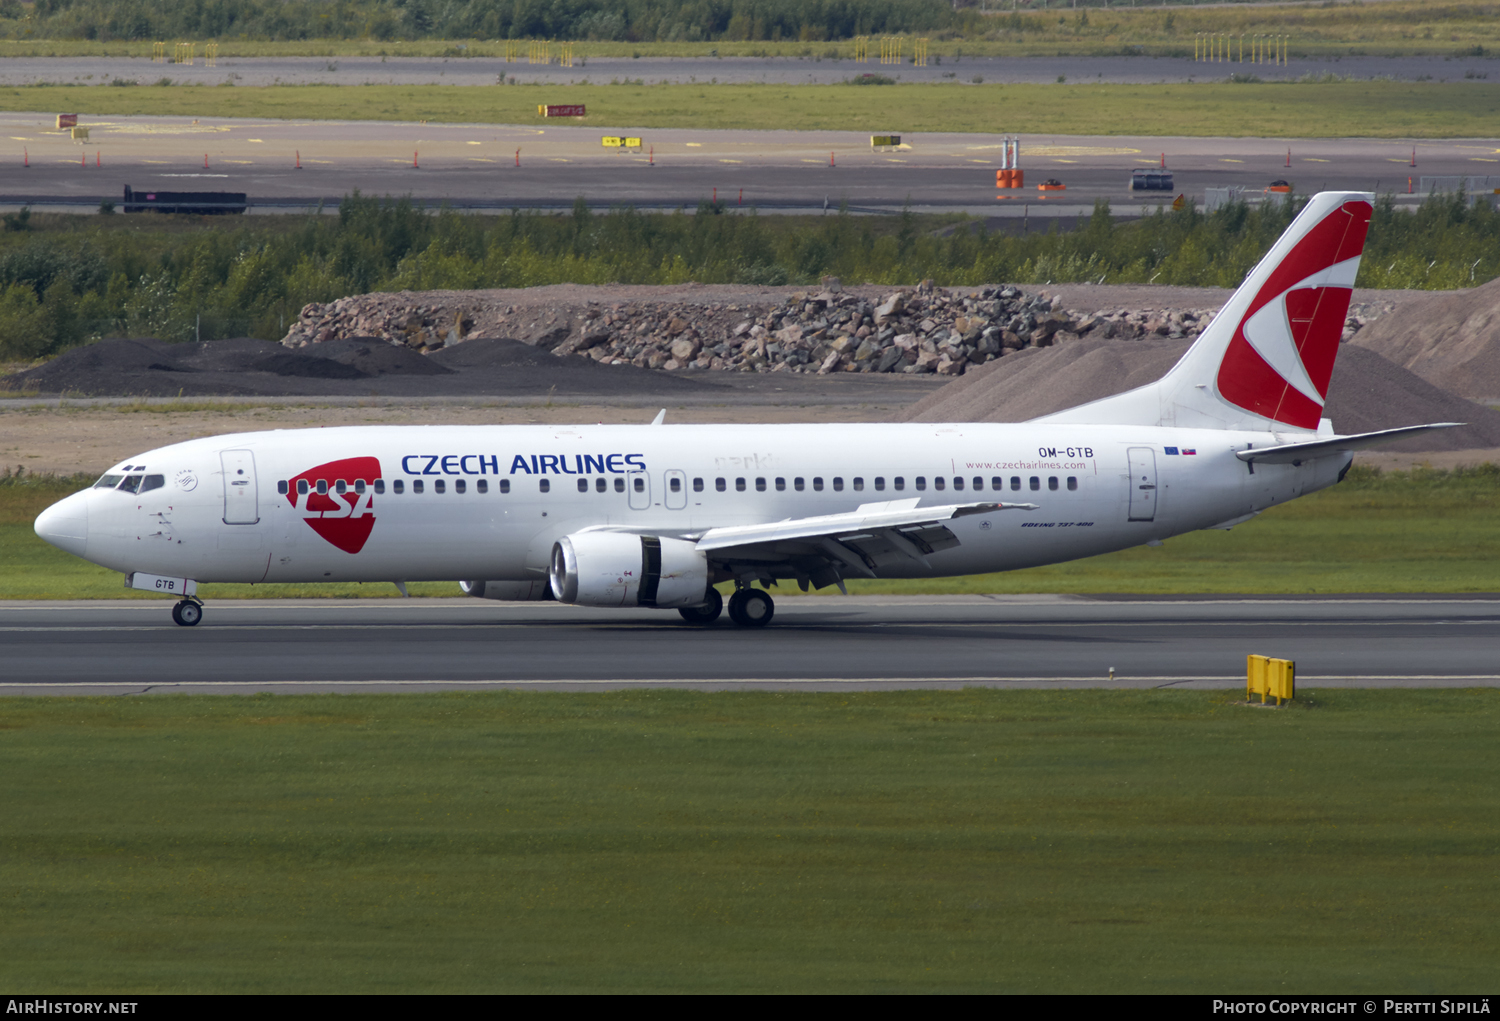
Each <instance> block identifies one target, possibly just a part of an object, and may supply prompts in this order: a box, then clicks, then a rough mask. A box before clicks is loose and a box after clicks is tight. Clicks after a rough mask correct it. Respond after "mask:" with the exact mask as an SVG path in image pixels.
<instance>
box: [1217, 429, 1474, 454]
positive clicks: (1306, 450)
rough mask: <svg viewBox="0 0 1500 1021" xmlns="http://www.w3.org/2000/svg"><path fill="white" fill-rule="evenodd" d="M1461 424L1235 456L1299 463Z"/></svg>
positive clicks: (1253, 450) (1283, 446)
mask: <svg viewBox="0 0 1500 1021" xmlns="http://www.w3.org/2000/svg"><path fill="white" fill-rule="evenodd" d="M1463 424H1464V423H1462V422H1436V423H1433V424H1432V425H1408V426H1405V427H1403V428H1400V429H1381V430H1380V431H1379V432H1372V433H1355V434H1354V435H1353V436H1335V437H1334V438H1333V439H1331V440H1321V439H1320V440H1308V441H1307V442H1305V443H1282V444H1279V445H1277V446H1274V447H1252V448H1251V449H1249V450H1236V451H1235V452H1234V456H1235V457H1237V458H1239V459H1240V460H1241V461H1250V462H1256V461H1259V462H1261V463H1263V464H1298V463H1301V462H1302V461H1309V460H1311V459H1313V458H1315V457H1327V456H1328V455H1329V454H1338V453H1343V452H1347V451H1351V450H1359V449H1361V448H1363V447H1373V446H1377V445H1378V444H1381V443H1385V442H1386V441H1388V440H1399V439H1404V438H1406V437H1407V436H1417V435H1420V434H1421V433H1425V432H1430V431H1431V430H1433V429H1454V428H1457V427H1458V426H1461V425H1463Z"/></svg>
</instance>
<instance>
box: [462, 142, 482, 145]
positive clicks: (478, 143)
mask: <svg viewBox="0 0 1500 1021" xmlns="http://www.w3.org/2000/svg"><path fill="white" fill-rule="evenodd" d="M483 144H484V143H483V142H465V143H464V145H483Z"/></svg>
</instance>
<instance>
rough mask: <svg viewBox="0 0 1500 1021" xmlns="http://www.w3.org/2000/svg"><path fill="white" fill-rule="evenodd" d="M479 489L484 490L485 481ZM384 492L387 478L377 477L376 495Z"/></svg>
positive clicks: (480, 484)
mask: <svg viewBox="0 0 1500 1021" xmlns="http://www.w3.org/2000/svg"><path fill="white" fill-rule="evenodd" d="M479 491H480V492H481V493H482V492H484V483H483V482H481V483H479ZM384 493H385V479H376V480H375V495H376V496H381V495H383V494H384Z"/></svg>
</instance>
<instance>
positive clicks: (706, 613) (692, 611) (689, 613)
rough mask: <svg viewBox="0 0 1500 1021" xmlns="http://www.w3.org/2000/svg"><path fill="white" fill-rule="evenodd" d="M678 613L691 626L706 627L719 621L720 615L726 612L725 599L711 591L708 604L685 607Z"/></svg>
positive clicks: (709, 591)
mask: <svg viewBox="0 0 1500 1021" xmlns="http://www.w3.org/2000/svg"><path fill="white" fill-rule="evenodd" d="M677 612H678V613H680V614H682V619H683V620H685V621H687V622H688V623H689V624H697V625H699V626H700V627H701V626H706V625H708V624H712V623H713V622H714V621H716V620H718V619H719V614H721V613H723V612H724V597H723V596H721V595H719V593H718V592H717V591H715V590H714V589H709V590H708V602H706V603H704V604H703V605H702V606H684V607H683V608H682V609H680V610H678V611H677Z"/></svg>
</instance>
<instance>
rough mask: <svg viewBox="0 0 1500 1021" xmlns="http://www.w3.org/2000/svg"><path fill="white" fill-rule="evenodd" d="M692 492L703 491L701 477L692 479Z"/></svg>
mask: <svg viewBox="0 0 1500 1021" xmlns="http://www.w3.org/2000/svg"><path fill="white" fill-rule="evenodd" d="M693 492H695V493H701V492H703V480H702V479H694V480H693Z"/></svg>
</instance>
